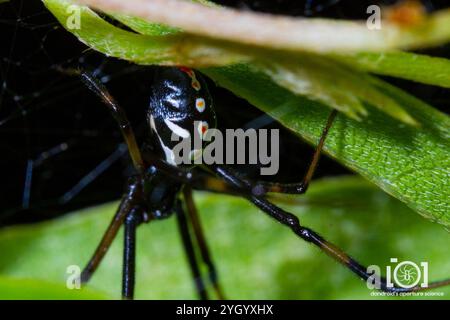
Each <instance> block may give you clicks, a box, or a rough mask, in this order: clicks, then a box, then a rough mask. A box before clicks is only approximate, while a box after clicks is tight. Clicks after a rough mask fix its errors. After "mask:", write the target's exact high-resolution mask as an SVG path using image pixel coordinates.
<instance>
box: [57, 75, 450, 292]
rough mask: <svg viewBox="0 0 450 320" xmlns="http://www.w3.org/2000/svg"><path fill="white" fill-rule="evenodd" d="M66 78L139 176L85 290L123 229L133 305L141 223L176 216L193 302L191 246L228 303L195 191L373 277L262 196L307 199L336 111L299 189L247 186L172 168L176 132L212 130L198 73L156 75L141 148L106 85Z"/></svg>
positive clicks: (94, 260) (209, 104) (213, 173)
mask: <svg viewBox="0 0 450 320" xmlns="http://www.w3.org/2000/svg"><path fill="white" fill-rule="evenodd" d="M65 72H68V73H71V74H76V75H79V76H81V79H82V81H83V82H84V83H85V84H86V85H87V86H88V88H89V89H90V90H92V91H93V92H94V93H95V94H97V95H98V96H99V97H100V98H101V99H102V101H103V102H104V103H105V104H106V106H107V107H108V108H109V109H110V111H111V113H112V115H113V117H114V118H115V120H116V122H117V124H118V126H119V128H120V130H121V132H122V135H123V138H124V140H125V142H126V144H127V146H128V151H129V154H130V156H131V159H132V162H133V165H134V168H135V170H136V175H134V176H133V177H131V178H130V179H129V181H128V183H127V187H126V191H125V194H124V195H123V197H122V199H121V202H120V205H119V208H118V210H117V212H116V214H115V215H114V217H113V219H112V221H111V223H110V225H109V227H108V229H107V230H106V232H105V234H104V235H103V238H102V240H101V242H100V244H99V245H98V247H97V249H96V251H95V253H94V254H93V256H92V257H91V259H90V260H89V262H88V264H87V265H86V267H85V268H84V270H83V272H82V273H81V282H82V283H86V282H87V281H89V279H90V278H91V277H92V275H93V274H94V272H95V270H96V269H97V267H98V266H99V264H100V262H101V261H102V258H103V257H104V255H105V253H106V252H107V250H108V248H109V247H110V245H111V243H112V241H113V240H114V238H115V236H116V235H117V232H118V230H119V228H120V226H121V225H122V224H123V225H124V229H125V230H124V231H125V232H124V253H123V278H122V297H123V298H125V299H132V298H133V294H134V287H135V251H136V229H137V227H138V226H139V225H140V224H141V223H144V222H145V223H147V222H149V221H152V220H159V219H164V218H167V217H169V216H171V215H172V214H173V213H175V215H176V218H177V221H178V226H179V231H180V233H181V237H182V241H183V245H184V249H185V251H186V254H187V257H188V261H189V264H190V268H191V272H192V275H193V278H194V281H195V286H196V291H197V293H198V296H199V297H200V298H201V299H208V293H207V290H206V286H205V283H204V279H203V278H202V276H201V273H200V268H199V263H198V261H197V258H196V255H195V252H196V249H195V245H197V246H198V249H199V252H200V256H201V259H202V260H203V263H205V265H206V266H207V267H208V276H209V281H210V283H211V284H212V286H213V289H214V291H215V293H216V296H217V298H219V299H224V298H225V296H224V294H223V292H222V289H221V287H220V285H219V282H218V276H217V273H216V269H215V266H214V263H213V261H212V259H211V255H210V253H209V250H208V246H207V243H206V240H205V237H204V235H203V232H202V227H201V224H200V220H199V217H198V215H197V211H196V208H195V204H194V201H193V198H192V189H197V190H207V191H213V192H220V193H227V194H232V195H237V196H242V197H244V198H246V199H247V200H249V201H250V202H252V203H253V204H254V205H256V206H257V207H258V208H259V209H260V210H261V211H263V212H264V213H266V214H267V215H269V216H270V217H272V218H274V219H275V220H277V221H278V222H280V223H282V224H283V225H285V226H287V227H289V228H290V229H291V230H292V231H293V232H294V233H295V234H296V235H297V236H299V237H300V238H301V239H303V240H305V241H307V242H310V243H312V244H314V245H315V246H317V247H319V249H321V250H322V251H324V252H325V253H327V254H328V255H329V256H331V257H332V258H334V259H335V260H337V261H338V262H339V263H341V264H343V265H344V266H346V267H347V268H349V269H350V270H351V271H352V272H353V273H355V274H356V275H357V276H358V277H360V278H361V279H363V280H367V279H368V278H369V277H370V276H371V274H369V273H368V272H367V269H366V268H365V267H364V266H362V265H361V264H359V263H358V262H357V261H356V260H354V259H353V258H351V257H350V256H348V255H347V254H346V253H344V252H343V251H342V250H341V249H339V248H338V247H336V246H335V245H333V244H331V243H329V242H328V241H326V240H325V239H324V238H323V237H322V236H320V235H319V234H317V233H316V232H314V231H313V230H311V229H309V228H307V227H304V226H302V225H301V224H300V221H299V219H298V218H297V217H296V216H295V215H293V214H291V213H289V212H286V211H284V210H283V209H281V208H279V207H278V206H276V205H275V204H273V203H271V202H270V201H269V200H267V198H266V194H267V193H269V192H277V193H289V194H302V193H305V192H306V190H307V188H308V185H309V182H310V180H311V178H312V176H313V174H314V171H315V169H316V167H317V164H318V161H319V157H320V154H321V150H322V147H323V145H324V142H325V138H326V136H327V133H328V131H329V129H330V127H331V125H332V123H333V120H334V118H335V116H336V111H332V112H331V114H330V116H329V118H328V121H327V123H326V125H325V127H324V129H323V132H322V135H321V138H320V140H319V143H318V145H317V148H316V149H315V152H314V155H313V158H312V161H311V163H310V166H309V168H308V170H307V172H306V175H305V177H304V178H303V180H302V181H301V182H300V183H295V184H280V183H269V182H262V181H252V180H250V179H247V178H241V177H239V176H238V175H237V174H236V173H235V172H234V171H233V170H232V169H230V168H229V167H227V166H226V165H216V164H215V165H202V166H194V167H189V166H186V165H180V166H176V165H174V164H171V159H170V156H171V155H170V146H171V143H172V141H171V139H170V136H171V134H172V133H173V132H175V133H177V131H178V133H180V132H183V133H186V132H189V134H196V133H198V132H199V131H200V132H203V131H204V130H205V129H206V128H205V127H207V126H210V127H211V128H213V127H215V124H216V117H215V112H214V107H213V101H212V98H211V96H210V94H209V91H208V88H207V86H206V82H205V81H204V80H203V79H202V77H201V75H200V74H198V73H196V72H195V71H193V70H192V69H189V68H186V67H160V68H158V69H157V70H156V73H155V79H154V82H153V87H152V93H151V98H150V103H149V105H148V107H147V108H146V109H145V121H147V124H148V127H149V129H151V130H150V133H148V134H147V135H146V140H145V142H144V143H143V145H142V146H141V147H139V146H138V144H137V142H136V138H135V135H134V132H133V130H132V127H131V124H130V123H129V121H128V119H127V116H126V114H125V111H124V110H123V109H122V108H121V107H120V106H119V105H118V104H117V102H116V101H115V100H114V98H113V97H112V96H111V95H110V94H109V93H108V91H107V89H106V88H105V87H104V85H103V84H101V83H100V82H99V81H98V80H97V79H95V78H94V77H93V76H92V75H90V74H88V73H86V72H81V71H78V70H70V71H67V70H66V71H65ZM143 118H144V115H143ZM194 121H195V122H196V123H198V122H200V123H201V124H202V126H201V128H195V127H194ZM200 134H201V133H200ZM164 157H165V158H164ZM163 159H164V160H163ZM200 169H204V170H200ZM180 194H182V195H183V198H184V204H185V206H183V203H182V200H181V197H180ZM186 212H187V213H186ZM189 224H191V227H192V230H193V235H192V234H191V232H190V227H189ZM448 284H450V280H444V281H439V282H433V283H431V284H429V286H428V287H427V288H422V287H419V286H416V287H413V288H401V287H388V286H387V284H386V280H385V279H384V278H381V279H380V283H379V285H380V289H381V290H383V291H390V292H409V291H419V290H424V289H430V288H436V287H440V286H444V285H448Z"/></svg>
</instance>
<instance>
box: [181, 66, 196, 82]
mask: <svg viewBox="0 0 450 320" xmlns="http://www.w3.org/2000/svg"><path fill="white" fill-rule="evenodd" d="M178 69H180V70H181V71H183V72H184V73H186V74H187V75H188V76H189V77H191V78H192V79H195V73H194V71H193V70H192V69H191V68H188V67H184V66H181V67H178Z"/></svg>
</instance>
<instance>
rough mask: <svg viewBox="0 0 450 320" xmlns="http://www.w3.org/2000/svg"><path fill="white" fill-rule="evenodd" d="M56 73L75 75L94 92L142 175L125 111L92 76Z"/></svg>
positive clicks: (138, 156) (142, 170)
mask: <svg viewBox="0 0 450 320" xmlns="http://www.w3.org/2000/svg"><path fill="white" fill-rule="evenodd" d="M58 71H60V72H63V73H66V74H69V75H76V76H79V77H80V78H81V81H82V82H83V83H84V84H85V85H86V86H87V88H88V89H89V90H91V91H92V92H94V93H95V94H96V95H97V96H98V97H99V98H100V99H101V100H102V102H103V103H104V104H105V105H106V106H107V107H108V109H109V111H110V112H111V114H112V116H113V117H114V119H115V120H116V122H117V124H118V126H119V128H120V131H121V133H122V136H123V138H124V140H125V142H126V144H127V146H128V152H129V153H130V157H131V160H132V161H133V165H134V167H135V168H136V170H137V172H138V173H139V174H141V175H142V174H143V173H144V170H145V166H144V161H143V160H142V156H141V152H140V150H139V147H138V145H137V142H136V137H135V136H134V133H133V129H132V128H131V124H130V122H129V121H128V118H127V115H126V113H125V110H123V108H122V107H121V106H120V105H119V104H118V103H117V102H116V100H115V99H114V98H113V96H112V95H111V94H110V93H109V92H108V89H106V87H105V86H104V85H103V84H102V83H101V82H100V81H99V80H98V79H97V78H95V77H94V76H93V75H91V74H89V73H88V72H86V71H81V70H78V69H61V68H59V69H58Z"/></svg>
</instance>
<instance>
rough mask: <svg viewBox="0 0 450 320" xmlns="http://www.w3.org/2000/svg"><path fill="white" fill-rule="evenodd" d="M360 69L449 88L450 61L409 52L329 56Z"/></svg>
mask: <svg viewBox="0 0 450 320" xmlns="http://www.w3.org/2000/svg"><path fill="white" fill-rule="evenodd" d="M332 57H334V58H336V59H337V60H338V61H341V62H345V63H347V64H348V65H350V66H352V67H354V68H358V69H360V70H363V71H369V72H373V73H376V74H381V75H386V76H394V77H398V78H403V79H407V80H414V81H417V82H421V83H426V84H432V85H436V86H441V87H445V88H450V60H449V59H444V58H436V57H430V56H426V55H421V54H415V53H409V52H384V53H375V52H360V53H355V54H345V55H344V54H342V55H334V56H332Z"/></svg>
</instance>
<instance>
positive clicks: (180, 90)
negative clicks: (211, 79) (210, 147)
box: [147, 67, 216, 165]
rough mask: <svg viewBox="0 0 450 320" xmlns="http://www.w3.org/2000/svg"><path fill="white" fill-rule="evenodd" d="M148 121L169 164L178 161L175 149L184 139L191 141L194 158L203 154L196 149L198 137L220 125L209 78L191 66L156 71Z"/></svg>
mask: <svg viewBox="0 0 450 320" xmlns="http://www.w3.org/2000/svg"><path fill="white" fill-rule="evenodd" d="M180 70H181V71H182V72H180ZM147 121H148V123H149V125H150V128H151V131H152V137H153V139H152V140H153V144H154V145H156V146H157V147H158V148H160V149H161V151H163V153H164V156H165V160H166V161H167V162H168V163H170V164H173V165H175V164H176V161H175V154H174V152H173V148H174V146H175V145H176V144H178V143H179V141H180V138H181V139H190V140H191V142H192V149H191V152H192V157H194V156H195V154H197V155H198V154H199V153H201V150H199V149H195V148H194V140H195V139H200V140H201V139H202V137H203V135H204V133H205V132H206V131H207V130H208V129H209V128H215V127H216V114H215V112H214V106H213V100H212V98H211V95H210V93H209V91H208V87H207V85H206V82H205V80H204V79H203V78H202V77H201V75H200V74H199V73H196V72H194V71H193V70H192V69H189V68H187V67H179V68H159V69H158V70H156V72H155V78H154V82H153V88H152V94H151V97H150V105H149V108H148V109H147ZM202 145H204V144H202Z"/></svg>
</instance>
